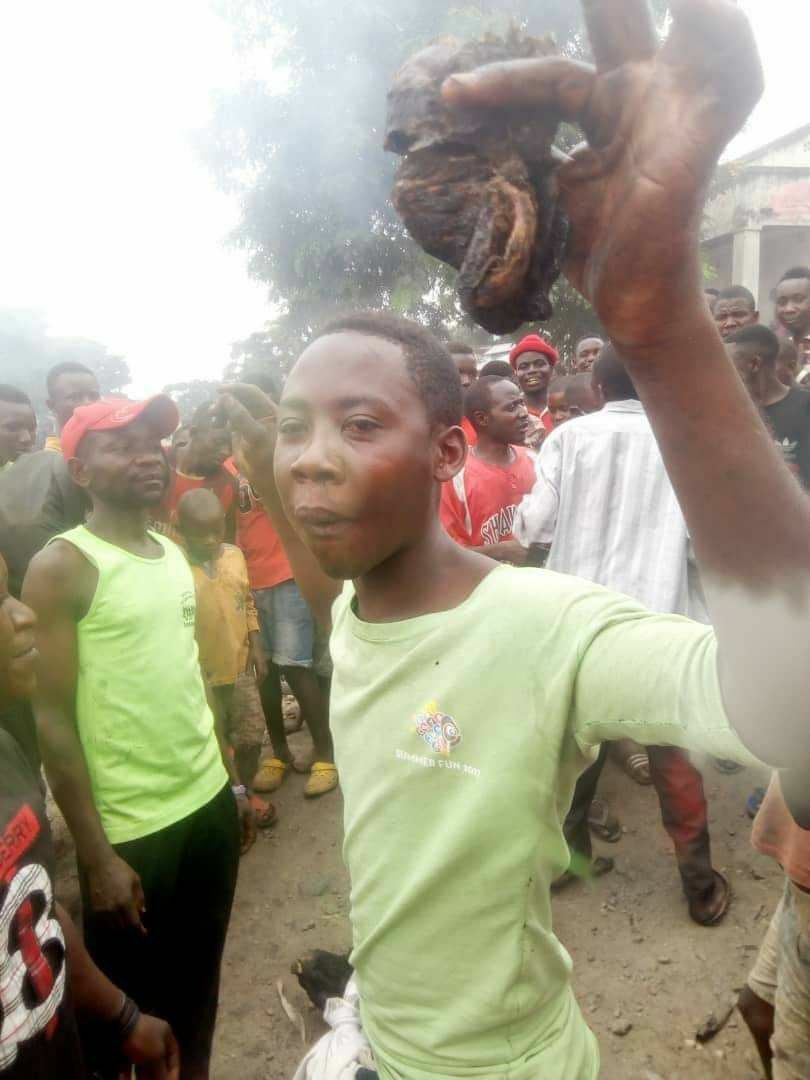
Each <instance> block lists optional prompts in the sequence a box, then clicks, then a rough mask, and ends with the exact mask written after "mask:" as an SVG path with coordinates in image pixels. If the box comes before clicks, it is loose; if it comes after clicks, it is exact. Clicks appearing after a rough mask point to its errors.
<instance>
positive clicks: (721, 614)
mask: <svg viewBox="0 0 810 1080" xmlns="http://www.w3.org/2000/svg"><path fill="white" fill-rule="evenodd" d="M682 310H683V317H682V319H681V329H680V330H679V331H678V333H677V335H674V336H673V337H672V338H671V339H670V340H668V341H662V342H660V343H657V344H654V345H644V346H641V345H636V344H633V343H617V347H618V348H619V349H620V351H621V353H622V356H623V357H624V359H625V361H626V363H627V366H628V369H629V371H630V373H631V375H632V377H633V380H634V382H635V384H636V388H637V390H638V391H639V394H640V396H641V399H642V401H643V403H644V405H645V408H646V410H647V413H648V416H649V418H650V421H651V423H652V426H653V430H654V431H655V435H656V438H657V440H658V443H659V445H660V447H661V452H662V454H663V457H664V461H665V463H666V467H667V471H668V473H669V476H670V479H671V480H672V484H673V486H674V488H675V491H676V493H677V495H678V500H679V502H680V505H681V509H682V510H683V513H684V517H685V518H686V522H687V525H688V527H689V532H690V535H691V538H692V542H693V545H694V550H695V555H696V557H697V560H698V564H699V566H700V571H701V577H702V582H703V587H704V590H705V593H706V599H707V603H708V607H709V612H710V615H711V619H712V623H713V625H714V628H715V631H716V634H717V639H718V644H719V656H720V661H719V666H720V681H721V688H722V691H723V696H724V701H725V704H726V708H727V710H728V713H729V717H730V719H731V721H732V723H733V724H734V726H735V728H736V729H737V731H738V733H739V735H740V736H741V737H742V739H743V740H744V741H745V742H746V744H747V745H748V747H749V748H750V749H751V750H752V751H753V752H754V753H755V754H757V755H758V756H759V757H761V758H763V759H764V760H766V761H768V762H770V763H771V764H774V765H791V764H793V765H795V764H796V763H797V757H798V759H799V760H800V761H810V728H808V725H807V723H806V719H805V711H806V703H807V700H808V698H810V665H808V664H807V660H806V645H805V644H804V643H805V641H806V635H807V615H808V612H809V611H810V501H809V500H808V499H807V497H806V495H804V493H803V492H802V491H801V489H800V488H799V486H798V484H797V483H796V481H795V479H794V477H793V476H792V474H791V473H790V472H789V471H788V469H787V467H786V466H785V464H784V461H783V460H782V459H781V455H780V454H779V452H778V450H777V448H776V446H775V445H774V442H773V440H772V438H771V436H770V435H769V434H768V432H767V430H766V429H765V426H764V424H763V422H762V420H761V419H760V417H759V415H758V414H757V412H756V409H755V408H754V406H753V404H752V403H751V401H750V399H749V398H748V395H747V393H746V391H745V389H744V387H743V385H742V383H741V381H740V379H739V377H738V376H737V374H736V372H735V371H734V369H733V367H732V365H731V363H730V361H729V360H728V358H727V356H726V354H725V350H724V348H723V345H722V343H721V341H720V338H719V336H718V334H717V331H716V329H715V327H714V325H713V324H712V322H711V320H710V318H709V316H708V313H707V312H706V311H705V310H704V308H703V304H702V298H700V297H699V294H698V295H697V296H696V298H695V300H694V301H693V302H691V303H690V304H688V305H682Z"/></svg>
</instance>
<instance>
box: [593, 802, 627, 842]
mask: <svg viewBox="0 0 810 1080" xmlns="http://www.w3.org/2000/svg"><path fill="white" fill-rule="evenodd" d="M588 828H589V829H590V830H591V832H592V833H593V834H594V836H598V837H599V839H600V840H604V841H605V842H606V843H608V844H617V843H618V842H619V840H621V838H622V827H621V824H620V823H619V819H618V818H617V817H614V815H613V814H611V812H610V807H609V806H608V804H607V803H606V802H605V800H604V799H594V800H593V801H592V802H591V805H590V807H589V809H588Z"/></svg>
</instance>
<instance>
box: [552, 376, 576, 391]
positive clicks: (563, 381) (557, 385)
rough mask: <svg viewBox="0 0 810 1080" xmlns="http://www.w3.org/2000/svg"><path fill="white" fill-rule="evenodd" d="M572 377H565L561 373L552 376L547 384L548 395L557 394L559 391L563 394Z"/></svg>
mask: <svg viewBox="0 0 810 1080" xmlns="http://www.w3.org/2000/svg"><path fill="white" fill-rule="evenodd" d="M573 377H574V376H573V375H565V374H564V373H563V372H560V373H559V375H557V374H555V375H552V376H551V380H550V382H549V384H548V392H549V394H550V393H552V391H553V392H555V393H558V394H559V392H560V391H561V390H562V392H563V393H565V391H566V390H567V388H568V386H569V384H570V382H571V379H573Z"/></svg>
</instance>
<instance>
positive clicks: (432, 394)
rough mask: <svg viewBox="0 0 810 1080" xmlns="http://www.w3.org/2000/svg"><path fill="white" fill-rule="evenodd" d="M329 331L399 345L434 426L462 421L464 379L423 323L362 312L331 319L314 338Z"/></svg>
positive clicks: (378, 312) (449, 424) (380, 313)
mask: <svg viewBox="0 0 810 1080" xmlns="http://www.w3.org/2000/svg"><path fill="white" fill-rule="evenodd" d="M328 334H363V335H365V336H366V337H376V338H382V340H383V341H390V342H391V343H392V344H394V345H399V347H400V348H401V349H402V353H403V356H404V357H405V367H406V369H407V372H408V374H409V375H410V377H411V379H413V382H414V385H415V386H416V389H417V392H418V393H419V397H420V398H421V399H422V404H423V405H424V407H425V411H426V412H427V416H428V420H429V421H430V423H431V425H434V424H435V425H443V426H445V427H452V426H453V425H454V424H460V423H461V417H462V391H461V378H460V377H459V373H458V371H457V369H456V364H455V361H454V360H453V358H452V356H451V355H450V353H449V352H448V351H447V349H446V348H445V347H444V346H443V345H442V344H441V342H440V341H439V340H438V338H436V337H434V336H433V334H431V333H430V331H429V330H426V329H425V328H424V326H420V325H419V324H418V323H415V322H411V320H410V319H401V318H400V317H399V316H398V315H391V314H389V312H387V311H359V312H356V313H354V314H349V315H344V316H343V317H339V318H336V319H332V320H331V321H330V322H328V323H327V324H326V325H325V326H324V327H322V328H321V329H320V330H319V331H318V333H317V334H315V337H314V338H313V341H317V339H318V338H322V337H326V336H327V335H328ZM479 381H480V380H479Z"/></svg>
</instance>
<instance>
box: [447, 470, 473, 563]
mask: <svg viewBox="0 0 810 1080" xmlns="http://www.w3.org/2000/svg"><path fill="white" fill-rule="evenodd" d="M439 519H440V520H441V523H442V525H443V526H444V531H445V532H446V533H447V534H448V535H449V536H451V537H452V538H453V539H454V540H455V541H456V543H457V544H461V545H462V546H463V547H470V546H471V545H472V534H471V533H470V532H469V530H468V528H467V515H466V513H465V507H464V504H463V503H462V501H461V499H460V498H459V497H458V495H457V494H456V490H455V487H454V484H453V481H452V480H448V481H447V482H446V483H444V484H442V497H441V502H440V503H439Z"/></svg>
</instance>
